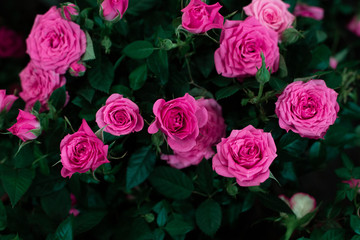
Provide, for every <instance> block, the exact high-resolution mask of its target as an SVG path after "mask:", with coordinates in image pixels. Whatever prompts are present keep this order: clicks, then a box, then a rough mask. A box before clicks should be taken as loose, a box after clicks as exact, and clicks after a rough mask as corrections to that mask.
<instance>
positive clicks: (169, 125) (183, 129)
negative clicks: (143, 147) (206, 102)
mask: <svg viewBox="0 0 360 240" xmlns="http://www.w3.org/2000/svg"><path fill="white" fill-rule="evenodd" d="M153 112H154V114H155V121H154V122H153V123H152V124H151V125H150V126H149V128H148V132H149V133H150V134H154V133H156V132H158V131H159V129H160V130H161V131H162V132H163V133H164V134H165V135H166V137H167V142H168V144H169V146H170V147H171V148H172V149H173V150H174V151H179V152H186V151H189V150H191V149H192V148H193V147H194V146H195V145H196V138H197V136H199V129H200V128H201V127H203V126H204V125H205V124H206V122H207V120H208V114H207V111H206V109H205V107H203V106H200V105H199V104H198V103H197V102H196V100H195V98H193V97H192V96H190V95H189V94H187V93H186V94H185V96H184V97H179V98H176V99H173V100H170V101H168V102H166V101H165V100H164V99H158V100H157V101H156V102H155V104H154V106H153Z"/></svg>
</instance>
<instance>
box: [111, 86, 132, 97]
mask: <svg viewBox="0 0 360 240" xmlns="http://www.w3.org/2000/svg"><path fill="white" fill-rule="evenodd" d="M110 93H119V94H121V95H123V96H124V97H127V98H130V97H131V96H132V92H131V89H130V88H128V87H126V86H123V85H115V86H113V87H112V88H111V90H110Z"/></svg>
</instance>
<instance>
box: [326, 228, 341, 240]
mask: <svg viewBox="0 0 360 240" xmlns="http://www.w3.org/2000/svg"><path fill="white" fill-rule="evenodd" d="M344 236H345V230H344V229H342V228H335V229H330V230H327V231H326V232H325V234H324V235H323V236H322V238H321V239H322V240H344V239H345V238H344Z"/></svg>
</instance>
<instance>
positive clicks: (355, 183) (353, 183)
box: [342, 178, 360, 193]
mask: <svg viewBox="0 0 360 240" xmlns="http://www.w3.org/2000/svg"><path fill="white" fill-rule="evenodd" d="M342 182H343V183H346V184H349V186H350V188H356V189H357V190H358V193H360V179H355V178H352V179H350V180H346V181H345V180H344V181H342Z"/></svg>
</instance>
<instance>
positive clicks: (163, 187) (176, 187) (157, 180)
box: [149, 166, 194, 199]
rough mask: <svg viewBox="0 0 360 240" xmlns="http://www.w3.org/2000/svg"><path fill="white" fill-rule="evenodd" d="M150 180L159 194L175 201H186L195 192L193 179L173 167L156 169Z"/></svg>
mask: <svg viewBox="0 0 360 240" xmlns="http://www.w3.org/2000/svg"><path fill="white" fill-rule="evenodd" d="M149 180H150V183H151V184H152V185H153V186H154V188H155V189H156V190H157V191H158V192H160V193H161V194H163V195H165V196H166V197H169V198H173V199H186V198H188V197H189V196H190V195H191V192H192V191H193V190H194V185H193V183H192V182H191V179H190V178H189V177H188V176H186V175H185V174H184V173H183V172H181V171H180V170H177V169H175V168H171V167H165V166H161V167H157V168H155V170H154V172H153V173H152V174H151V176H150V178H149Z"/></svg>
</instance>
